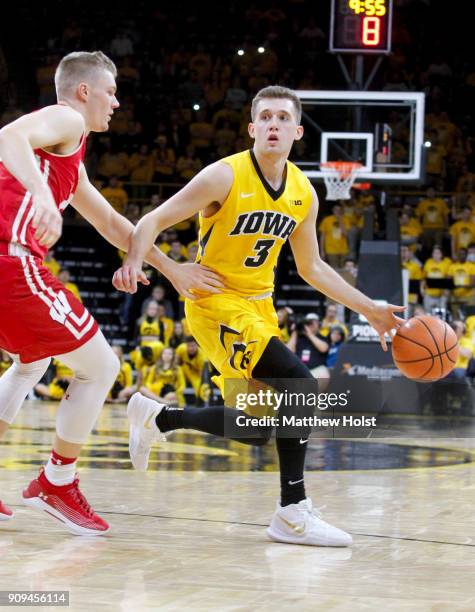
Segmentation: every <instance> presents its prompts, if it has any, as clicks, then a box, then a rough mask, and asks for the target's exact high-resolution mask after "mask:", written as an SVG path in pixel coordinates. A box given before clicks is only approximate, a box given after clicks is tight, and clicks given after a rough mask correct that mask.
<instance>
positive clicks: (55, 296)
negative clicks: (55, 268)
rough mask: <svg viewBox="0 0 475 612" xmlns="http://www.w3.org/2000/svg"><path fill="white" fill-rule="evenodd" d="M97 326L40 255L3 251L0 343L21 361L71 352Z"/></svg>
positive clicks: (85, 340) (1, 258) (87, 338)
mask: <svg viewBox="0 0 475 612" xmlns="http://www.w3.org/2000/svg"><path fill="white" fill-rule="evenodd" d="M97 330H98V325H97V322H96V321H95V320H94V318H93V317H92V315H91V314H90V313H89V312H88V310H86V308H85V307H84V306H83V305H82V304H81V302H80V301H79V300H78V299H76V297H75V296H74V295H73V294H72V293H71V292H70V291H68V290H67V289H66V288H65V287H64V285H63V284H62V283H61V282H60V281H59V280H58V279H57V278H56V277H55V276H53V275H52V274H51V272H50V271H49V270H48V269H47V268H45V267H44V266H43V265H42V263H41V260H40V259H39V258H38V257H33V256H32V255H26V254H25V255H23V256H21V257H10V256H5V255H0V347H1V348H3V349H4V350H6V351H8V352H9V353H12V354H14V355H18V356H19V359H20V361H21V362H22V363H31V362H32V361H37V360H38V359H44V358H45V357H53V356H55V355H62V354H64V353H69V352H71V351H74V350H75V349H77V348H79V347H80V346H82V345H83V344H85V343H86V342H87V341H88V340H90V338H92V337H93V336H94V334H95V333H96V332H97Z"/></svg>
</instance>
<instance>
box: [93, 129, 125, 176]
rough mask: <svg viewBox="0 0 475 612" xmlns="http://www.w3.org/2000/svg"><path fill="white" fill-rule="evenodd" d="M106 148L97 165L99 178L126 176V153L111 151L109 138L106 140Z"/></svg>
mask: <svg viewBox="0 0 475 612" xmlns="http://www.w3.org/2000/svg"><path fill="white" fill-rule="evenodd" d="M106 148H107V150H106V151H105V153H103V154H102V155H101V156H100V158H99V162H98V165H97V174H98V176H99V178H103V179H104V178H105V179H109V178H111V177H112V176H117V177H119V178H124V177H126V176H127V175H128V174H129V156H128V155H127V153H124V152H123V151H122V152H118V151H113V150H112V145H111V142H110V139H108V140H107V141H106Z"/></svg>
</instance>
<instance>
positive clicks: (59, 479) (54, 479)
mask: <svg viewBox="0 0 475 612" xmlns="http://www.w3.org/2000/svg"><path fill="white" fill-rule="evenodd" d="M75 474H76V461H74V463H68V464H67V465H57V464H55V463H53V462H52V460H51V457H50V458H49V460H48V463H47V464H46V467H45V476H46V478H47V479H48V481H49V482H50V483H51V484H54V485H56V486H57V487H62V486H63V485H67V484H71V483H72V482H73V480H74V476H75Z"/></svg>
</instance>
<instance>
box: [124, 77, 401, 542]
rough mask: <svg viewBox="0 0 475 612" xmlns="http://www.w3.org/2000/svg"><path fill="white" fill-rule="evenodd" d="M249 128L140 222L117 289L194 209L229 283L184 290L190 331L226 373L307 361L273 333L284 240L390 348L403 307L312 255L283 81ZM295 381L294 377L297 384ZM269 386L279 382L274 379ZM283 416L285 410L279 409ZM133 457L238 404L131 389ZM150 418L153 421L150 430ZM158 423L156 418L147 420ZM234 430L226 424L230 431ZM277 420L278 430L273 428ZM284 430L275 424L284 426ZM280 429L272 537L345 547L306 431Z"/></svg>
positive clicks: (291, 370)
mask: <svg viewBox="0 0 475 612" xmlns="http://www.w3.org/2000/svg"><path fill="white" fill-rule="evenodd" d="M251 115H252V121H251V123H250V124H249V134H250V136H251V138H253V139H254V146H253V149H252V151H244V152H242V153H238V154H237V155H232V156H231V157H227V158H225V159H222V160H221V161H218V162H216V163H214V164H212V165H210V166H208V167H207V168H205V169H204V170H203V171H202V172H200V173H199V174H198V175H197V176H196V177H194V178H193V179H192V180H191V181H190V182H189V183H188V184H187V185H186V186H185V187H184V188H183V189H182V190H181V191H179V192H178V193H177V194H175V195H174V196H173V197H172V198H170V199H169V200H168V201H167V202H165V203H164V204H162V205H161V206H160V208H157V209H156V210H154V211H151V212H150V213H148V214H147V215H145V216H144V217H143V219H141V220H140V222H139V223H138V225H137V226H136V228H135V230H134V233H133V236H132V240H131V245H130V250H129V255H128V256H127V259H126V260H125V262H124V265H123V266H122V268H121V269H120V270H118V271H117V272H116V273H115V275H114V285H115V287H116V288H117V289H121V290H124V291H129V292H131V293H133V292H135V291H136V289H137V280H138V279H139V280H140V277H141V267H142V262H143V258H144V254H145V253H146V251H148V250H149V248H150V246H151V245H152V244H153V243H154V241H155V239H156V237H157V235H158V234H159V232H161V231H163V230H164V229H165V228H167V227H170V226H172V225H174V224H175V223H178V222H179V221H182V220H183V219H187V218H189V217H192V216H193V215H194V214H195V213H196V212H198V211H199V213H200V251H199V254H198V258H199V261H200V263H201V264H202V265H203V266H205V267H209V268H211V269H212V270H214V271H215V272H216V273H219V274H220V275H221V277H222V280H223V284H224V286H225V288H223V289H222V291H221V292H220V293H219V294H216V293H214V294H202V293H197V292H195V293H194V294H193V295H191V296H190V295H188V296H187V297H188V298H189V299H187V301H186V315H187V320H188V323H189V326H190V330H191V332H192V334H193V336H194V337H195V338H196V340H197V341H198V343H199V344H200V346H201V347H202V348H203V350H204V352H205V354H206V356H207V357H208V358H209V360H210V361H211V362H212V363H213V365H214V366H215V367H216V368H217V370H218V371H219V372H220V373H221V378H220V381H218V382H219V384H220V387H221V390H224V385H223V380H224V379H225V378H228V379H229V378H244V379H248V380H250V379H251V378H253V379H257V380H265V379H275V378H276V377H279V379H281V380H283V379H305V381H304V382H307V383H308V382H309V380H311V381H312V383H311V384H312V385H316V384H317V383H316V381H314V380H313V378H312V376H311V374H310V372H309V370H308V369H307V368H306V367H305V366H304V365H303V364H302V363H301V362H300V361H299V359H298V358H297V357H296V356H295V355H294V354H293V353H292V352H291V351H290V350H289V349H288V348H287V347H286V346H285V345H284V344H283V343H282V342H281V341H280V340H279V336H280V330H279V327H278V322H277V315H276V313H275V310H274V308H273V304H272V292H273V289H274V283H273V281H274V267H275V265H276V262H277V257H278V254H279V251H280V249H281V247H282V245H283V244H284V242H285V241H286V240H287V239H289V240H290V245H291V247H292V251H293V254H294V257H295V261H296V264H297V269H298V272H299V274H300V276H301V277H302V278H303V279H304V280H305V281H306V282H307V283H309V284H310V285H311V286H313V287H315V288H316V289H317V290H319V291H321V292H323V293H325V294H326V295H328V296H329V297H330V298H331V299H332V300H334V301H338V302H341V303H342V304H345V305H346V306H348V307H349V308H351V309H353V310H355V311H357V312H359V313H361V314H363V315H365V316H366V318H367V319H368V321H369V322H370V324H371V325H372V326H373V327H374V328H375V329H376V330H377V332H378V333H379V334H380V337H381V343H382V345H383V348H384V350H386V349H387V347H386V342H385V339H384V334H385V333H389V332H390V330H392V329H394V328H397V327H398V326H399V325H400V324H401V322H403V321H402V319H399V318H398V317H397V316H396V315H395V314H394V313H395V312H396V311H402V310H403V308H402V307H398V306H392V305H385V306H382V305H377V304H375V303H374V302H373V300H371V299H369V298H368V297H366V296H365V295H363V294H362V293H360V292H359V291H357V290H356V289H354V288H353V287H351V286H350V285H348V284H347V283H346V282H345V281H344V280H343V279H342V278H341V277H340V276H339V275H338V274H337V273H336V272H335V271H334V270H332V268H330V267H329V266H328V265H327V264H326V263H324V262H323V261H322V259H321V258H320V256H319V253H318V243H317V236H316V220H317V213H318V199H317V196H316V193H315V190H314V189H313V187H312V186H311V184H310V183H309V181H308V180H307V178H306V177H305V176H304V174H303V173H302V172H301V171H300V170H299V169H298V168H297V167H296V166H294V165H293V164H292V163H290V162H289V161H287V158H288V156H289V153H290V150H291V148H292V144H293V142H294V141H295V140H300V139H301V138H302V136H303V128H302V126H301V125H300V118H301V104H300V100H299V98H298V97H297V96H296V95H295V93H294V92H292V91H291V90H289V89H286V88H283V87H278V86H272V87H266V88H265V89H263V90H261V91H260V92H259V93H258V94H257V96H256V97H255V98H254V100H253V102H252V109H251ZM299 384H300V383H299ZM272 386H273V387H274V388H275V389H276V390H277V391H279V392H282V393H283V392H284V391H285V390H286V388H285V386H284V383H283V382H282V385H281V384H279V381H277V383H276V384H274V383H273V384H272ZM279 414H281V412H279ZM128 416H129V420H130V442H129V449H130V454H131V459H132V463H133V464H134V467H136V468H138V469H146V467H147V464H148V456H149V453H150V448H151V445H152V444H153V442H154V441H155V440H156V439H157V438H158V437H160V435H161V434H163V433H164V432H167V431H170V430H174V429H179V428H190V429H197V430H199V431H204V432H207V433H211V434H215V435H220V436H223V435H224V430H225V422H226V432H228V431H229V429H228V427H229V424H230V423H233V422H234V423H235V424H236V425H237V423H239V422H240V421H236V419H237V418H238V417H239V416H241V417H242V412H241V411H238V410H235V409H232V408H226V407H224V406H211V407H209V408H199V409H195V408H185V410H182V411H178V410H172V409H170V408H167V407H165V406H163V405H160V404H158V403H156V402H153V401H151V400H148V399H146V398H143V397H142V396H140V394H135V395H134V396H133V397H132V398H131V400H130V402H129V406H128ZM150 424H152V427H150ZM153 424H155V425H156V427H154V425H153ZM231 429H232V428H231ZM242 429H243V428H242V427H237V428H235V429H234V430H233V429H232V431H235V432H237V430H240V431H239V434H238V433H236V435H231V437H233V438H236V439H238V440H239V441H240V442H243V443H247V444H255V445H261V444H265V443H266V442H267V441H268V440H269V438H270V436H271V429H270V428H268V427H257V426H252V425H247V426H246V433H245V434H244V432H243V431H242ZM279 429H281V428H279ZM282 433H283V432H282ZM282 433H281V434H279V430H278V432H277V437H276V446H277V452H278V454H279V463H280V477H281V499H280V503H278V504H277V509H276V511H275V514H274V516H273V518H272V522H271V525H270V527H269V529H268V530H267V533H268V535H269V537H270V538H272V539H273V540H276V541H279V542H288V543H294V544H309V545H320V546H348V545H349V544H351V541H352V539H351V536H350V535H349V534H347V533H345V532H344V531H342V530H340V529H337V528H336V527H332V526H331V525H329V524H328V523H325V522H324V521H323V520H321V519H320V518H319V517H318V516H317V514H316V513H315V512H314V511H313V508H312V502H311V500H310V499H309V498H307V497H306V494H305V488H304V476H303V472H304V461H305V451H306V446H307V444H306V443H307V441H308V434H309V433H310V429H308V430H307V431H306V432H305V433H306V436H303V437H302V436H300V437H295V434H294V437H285V433H284V435H282Z"/></svg>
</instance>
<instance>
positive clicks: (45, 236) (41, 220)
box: [31, 189, 63, 249]
mask: <svg viewBox="0 0 475 612" xmlns="http://www.w3.org/2000/svg"><path fill="white" fill-rule="evenodd" d="M33 209H34V211H35V213H34V215H33V220H32V222H31V224H32V226H33V227H34V228H35V230H36V232H35V239H36V240H38V242H39V243H40V244H41V245H42V246H45V247H46V248H48V249H49V248H51V247H52V246H53V245H54V244H55V243H56V242H57V241H58V239H59V238H60V236H61V232H62V231H63V217H62V216H61V213H60V212H59V210H58V209H57V207H56V204H55V202H54V200H53V196H52V195H51V192H50V191H49V189H45V190H44V191H42V192H41V193H37V194H34V195H33Z"/></svg>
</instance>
